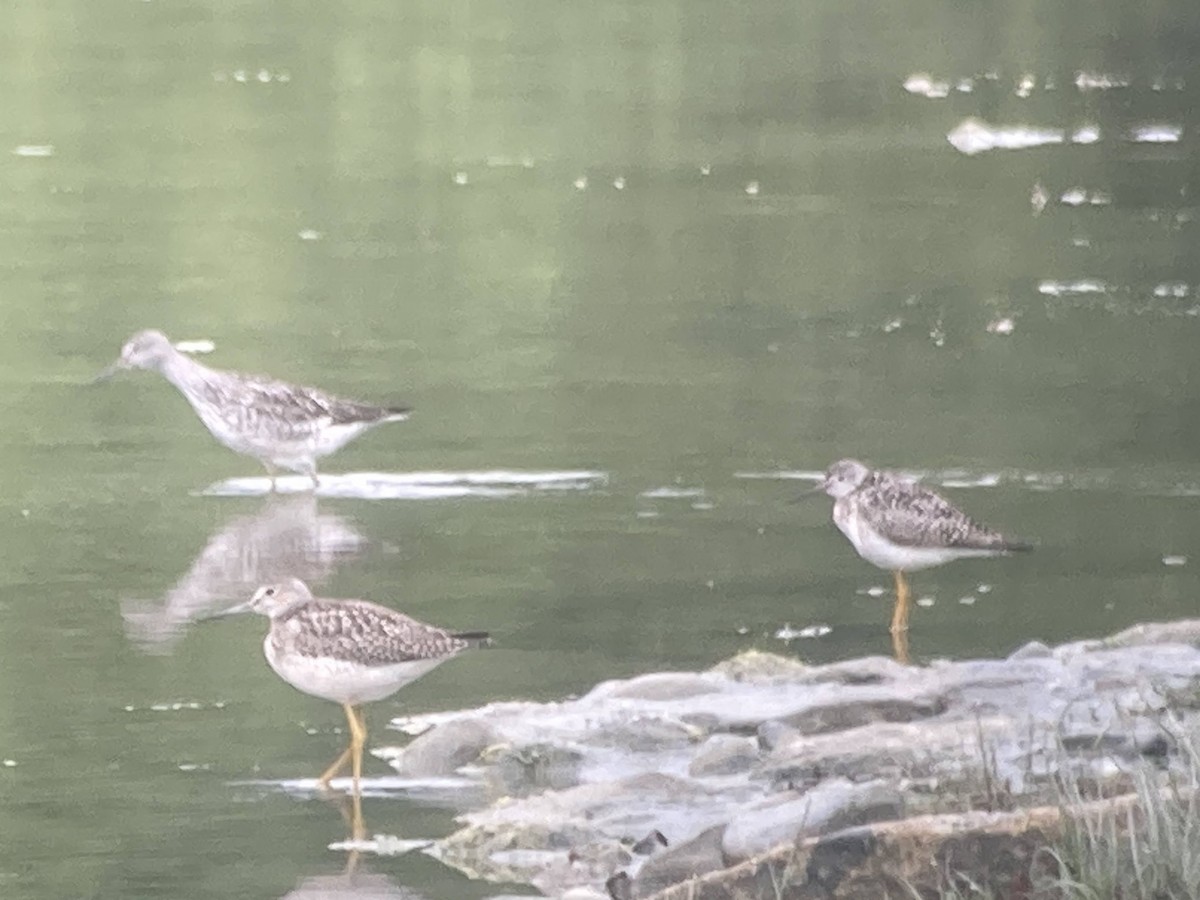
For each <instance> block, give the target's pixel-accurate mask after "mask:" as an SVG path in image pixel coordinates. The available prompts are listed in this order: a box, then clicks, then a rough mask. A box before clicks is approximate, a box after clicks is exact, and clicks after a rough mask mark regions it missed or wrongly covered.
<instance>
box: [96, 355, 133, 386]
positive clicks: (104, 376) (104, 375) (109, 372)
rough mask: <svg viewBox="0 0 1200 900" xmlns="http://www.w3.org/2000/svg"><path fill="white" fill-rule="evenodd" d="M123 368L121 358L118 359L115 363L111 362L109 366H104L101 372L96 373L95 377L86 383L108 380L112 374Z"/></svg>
mask: <svg viewBox="0 0 1200 900" xmlns="http://www.w3.org/2000/svg"><path fill="white" fill-rule="evenodd" d="M124 368H125V366H124V365H122V364H121V360H119V359H118V360H117V361H116V362H115V363H113V364H112V365H111V366H109V367H108V368H106V369H105V370H104V371H103V372H101V373H100V374H98V375H97V376H96V377H95V378H93V379H92V380H91V381H90V382H88V383H89V384H99V383H100V382H102V381H108V379H110V378H112V377H113V376H114V375H116V374H117V373H118V372H120V371H121V370H122V369H124Z"/></svg>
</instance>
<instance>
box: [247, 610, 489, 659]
mask: <svg viewBox="0 0 1200 900" xmlns="http://www.w3.org/2000/svg"><path fill="white" fill-rule="evenodd" d="M270 639H271V642H272V643H273V644H274V645H275V648H276V650H277V651H283V652H286V653H294V654H298V655H300V656H306V657H327V658H330V659H337V660H343V661H346V662H354V663H359V664H360V665H364V666H390V665H396V664H398V663H404V662H415V661H418V660H436V659H443V658H445V657H449V656H453V655H454V654H456V653H458V652H459V651H461V650H465V649H466V648H467V647H469V646H470V645H471V642H470V641H468V640H466V639H464V638H459V637H455V636H454V635H453V634H451V633H450V632H448V631H445V630H443V629H441V628H437V627H435V626H433V625H426V624H425V623H424V622H418V621H417V620H416V619H412V618H410V617H408V616H406V615H404V614H403V613H399V612H396V611H395V610H392V609H388V608H387V607H386V606H380V605H378V604H376V603H371V602H369V601H367V600H322V599H319V598H316V599H313V600H311V601H309V602H307V603H303V604H301V605H299V606H298V607H296V608H295V609H293V610H291V611H289V612H287V613H285V614H284V615H282V616H280V617H279V618H277V619H275V620H274V621H273V622H272V625H271V638H270Z"/></svg>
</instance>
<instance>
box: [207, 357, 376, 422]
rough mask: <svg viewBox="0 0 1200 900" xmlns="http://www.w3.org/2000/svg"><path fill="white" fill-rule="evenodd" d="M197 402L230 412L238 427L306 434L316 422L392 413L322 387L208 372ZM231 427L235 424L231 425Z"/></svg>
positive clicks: (367, 419) (373, 417)
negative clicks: (270, 426) (266, 426)
mask: <svg viewBox="0 0 1200 900" xmlns="http://www.w3.org/2000/svg"><path fill="white" fill-rule="evenodd" d="M195 394H196V399H197V400H198V401H200V402H201V403H204V404H206V405H208V406H210V407H215V408H219V409H222V410H229V414H230V415H232V416H235V417H238V418H239V421H238V422H237V424H240V425H241V426H243V427H249V428H253V427H254V426H255V425H256V424H258V423H259V422H261V421H262V420H269V421H271V422H273V423H275V424H276V426H277V427H283V428H285V429H290V430H292V431H303V430H306V429H307V428H309V427H311V425H312V424H313V423H316V422H323V423H324V424H334V425H350V424H356V423H362V424H366V423H370V422H376V421H379V420H380V419H383V418H385V417H386V416H387V415H389V413H390V410H387V409H384V408H383V407H380V406H373V405H371V404H366V403H357V402H355V401H353V400H343V399H341V398H339V397H335V396H333V395H332V394H329V393H326V392H325V391H323V390H320V389H319V388H314V387H306V386H304V385H298V384H289V383H288V382H286V381H278V380H276V379H274V378H268V377H266V376H263V375H245V374H242V373H239V372H223V371H218V370H214V369H210V370H208V372H207V373H205V377H203V378H202V379H201V380H199V382H198V384H197V385H196V387H195ZM231 424H234V423H233V422H231Z"/></svg>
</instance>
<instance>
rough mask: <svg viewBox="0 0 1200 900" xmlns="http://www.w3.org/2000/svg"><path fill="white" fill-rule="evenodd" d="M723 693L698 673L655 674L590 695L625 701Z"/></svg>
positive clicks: (606, 686)
mask: <svg viewBox="0 0 1200 900" xmlns="http://www.w3.org/2000/svg"><path fill="white" fill-rule="evenodd" d="M720 690H721V685H720V683H719V682H716V681H714V680H713V679H711V678H709V677H707V676H705V675H702V674H698V673H696V672H656V673H653V674H650V675H639V676H637V677H636V678H630V679H629V680H628V681H606V682H604V683H603V684H599V685H597V686H596V687H594V688H592V690H591V691H590V692H589V693H588V694H587V696H588V697H590V698H593V699H595V698H601V697H605V698H608V697H620V698H623V699H626V700H660V701H661V700H682V699H684V698H685V697H697V696H701V695H703V694H715V693H717V692H718V691H720Z"/></svg>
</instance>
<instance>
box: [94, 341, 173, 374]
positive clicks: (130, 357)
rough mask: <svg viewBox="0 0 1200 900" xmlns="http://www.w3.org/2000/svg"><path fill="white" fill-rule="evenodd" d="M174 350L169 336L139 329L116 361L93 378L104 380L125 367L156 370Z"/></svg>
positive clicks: (122, 349)
mask: <svg viewBox="0 0 1200 900" xmlns="http://www.w3.org/2000/svg"><path fill="white" fill-rule="evenodd" d="M176 352H177V351H176V350H175V347H174V346H173V345H172V344H171V340H170V338H168V337H167V336H166V335H165V334H163V333H162V332H161V331H154V330H153V329H148V330H146V331H139V332H138V333H137V334H135V335H134V336H133V337H131V338H130V339H129V340H127V341H126V342H125V346H124V347H122V348H121V355H120V356H119V357H117V361H116V362H114V363H113V364H112V365H111V366H109V367H108V368H107V369H105V370H104V371H103V372H101V373H100V374H99V375H97V376H96V378H95V380H96V381H105V380H107V379H109V378H111V377H112V376H113V375H116V374H117V373H118V372H120V371H123V370H125V369H150V370H152V371H158V370H160V369H161V368H162V367H163V364H164V363H165V362H166V361H167V360H168V359H170V358H171V356H173V355H174V354H175V353H176Z"/></svg>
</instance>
